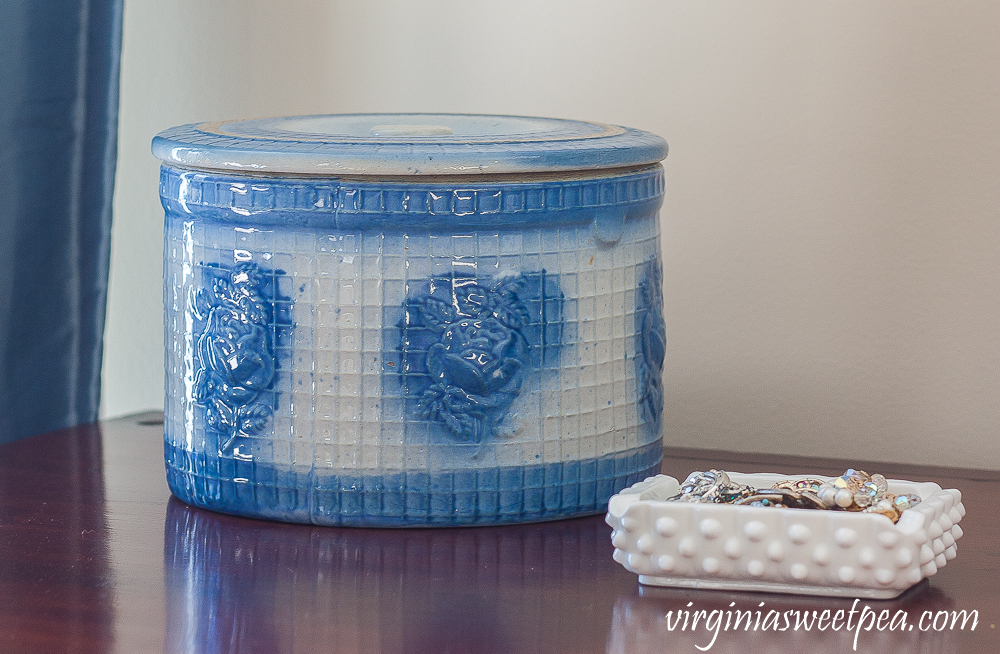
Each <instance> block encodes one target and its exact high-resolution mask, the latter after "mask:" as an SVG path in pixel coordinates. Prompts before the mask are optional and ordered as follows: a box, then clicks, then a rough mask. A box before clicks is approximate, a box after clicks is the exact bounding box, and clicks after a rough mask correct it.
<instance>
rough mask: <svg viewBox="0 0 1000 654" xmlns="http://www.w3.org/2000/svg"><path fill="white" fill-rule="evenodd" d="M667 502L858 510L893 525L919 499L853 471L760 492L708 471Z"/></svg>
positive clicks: (719, 472)
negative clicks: (890, 490)
mask: <svg viewBox="0 0 1000 654" xmlns="http://www.w3.org/2000/svg"><path fill="white" fill-rule="evenodd" d="M668 501H677V502H701V503H708V504H736V505H744V506H745V505H749V506H770V507H776V508H790V509H823V510H835V511H860V512H864V513H878V514H880V515H884V516H885V517H887V518H889V519H890V520H892V521H893V522H897V521H898V520H899V516H900V515H901V514H902V513H903V511H905V510H906V509H908V508H910V507H912V506H914V505H916V504H918V503H919V502H920V497H919V496H917V495H912V494H908V495H893V494H892V493H890V492H889V482H888V481H886V478H885V477H883V476H882V475H880V474H874V475H869V474H868V473H867V472H865V471H863V470H854V469H853V468H849V469H848V470H847V471H846V472H845V473H844V474H843V475H841V476H840V477H835V478H833V479H831V480H829V481H824V480H822V479H814V478H811V477H804V478H799V479H786V480H783V481H779V482H777V483H775V484H774V485H773V486H771V488H764V489H758V488H754V487H752V486H748V485H744V484H737V483H734V482H733V481H732V480H731V479H730V478H729V475H727V474H726V473H725V472H723V471H722V470H709V471H708V472H692V473H691V474H690V475H688V477H687V479H685V480H684V483H682V484H681V488H680V492H679V493H678V494H677V495H674V496H673V497H671V498H669V499H668Z"/></svg>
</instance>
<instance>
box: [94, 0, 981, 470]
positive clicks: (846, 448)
mask: <svg viewBox="0 0 1000 654" xmlns="http://www.w3.org/2000/svg"><path fill="white" fill-rule="evenodd" d="M124 43H125V45H124V53H123V67H122V71H123V72H122V110H121V127H120V143H119V152H120V155H119V170H118V185H117V190H116V197H115V225H114V246H113V247H114V249H113V252H112V270H111V290H110V298H109V313H108V324H107V337H106V346H105V347H106V354H105V367H104V388H103V397H104V399H103V403H104V405H103V414H104V415H105V416H114V415H121V414H124V413H128V412H133V411H138V410H142V409H146V408H152V407H160V406H162V377H163V373H162V353H161V350H162V335H161V327H160V319H161V308H160V303H161V299H160V298H161V290H160V289H161V285H160V260H161V226H162V212H161V210H160V207H159V204H158V198H157V162H156V160H155V159H153V157H152V155H150V154H149V141H150V139H151V138H152V136H153V135H154V134H155V133H156V132H157V131H159V130H161V129H163V128H166V127H169V126H172V125H175V124H180V123H186V122H196V121H204V120H213V119H224V118H234V117H251V116H263V115H280V114H296V113H323V112H329V113H336V112H353V111H449V112H466V111H468V112H485V113H514V114H529V115H531V114H534V115H546V116H556V117H566V118H580V119H589V120H596V121H602V122H609V123H618V124H624V125H630V126H634V127H639V128H642V129H647V130H650V131H653V132H656V133H658V134H661V135H662V136H664V137H665V138H666V139H667V141H668V142H669V143H670V147H671V149H670V156H669V157H668V158H667V160H666V161H665V162H664V165H665V168H666V173H667V199H666V204H665V206H664V210H663V212H662V218H663V227H664V232H663V233H664V238H663V247H664V254H665V271H664V273H665V275H664V283H665V293H666V310H667V324H668V341H669V343H668V354H667V364H666V368H667V369H666V373H665V375H666V377H665V379H666V389H667V411H666V427H665V430H666V441H667V443H669V444H674V445H682V446H696V447H710V448H725V449H736V450H745V451H757V452H782V453H791V454H819V455H830V456H841V457H857V458H859V459H868V460H871V459H876V460H904V461H912V462H920V463H932V464H942V465H963V466H972V467H980V468H993V469H1000V441H998V433H1000V293H998V290H1000V215H998V214H1000V125H998V121H1000V84H998V80H1000V4H998V3H995V2H994V1H993V0H965V1H962V0H960V1H958V2H952V3H940V2H929V1H916V0H914V1H910V2H905V3H888V2H882V1H871V0H838V2H826V3H807V2H798V1H788V2H763V1H749V0H743V1H740V2H672V1H671V2H666V1H661V0H642V1H639V0H635V1H632V2H619V3H614V2H593V1H581V0H559V1H545V0H533V1H521V0H518V1H508V2H498V1H494V2H470V1H468V0H465V1H461V0H449V1H441V0H438V1H436V2H429V1H427V2H402V1H396V2H334V1H327V2H323V1H320V0H308V1H306V0H302V1H298V2H282V3H274V2H267V1H266V0H252V1H247V0H243V1H237V0H231V1H228V2H226V1H220V0H216V1H213V2H206V1H204V0H202V1H195V0H182V1H181V0H175V1H173V2H152V1H150V0H127V2H126V10H125V41H124Z"/></svg>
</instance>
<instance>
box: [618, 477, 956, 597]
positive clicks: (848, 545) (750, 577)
mask: <svg viewBox="0 0 1000 654" xmlns="http://www.w3.org/2000/svg"><path fill="white" fill-rule="evenodd" d="M727 474H729V477H730V479H731V480H732V481H733V482H734V483H737V484H749V485H751V486H753V487H755V488H769V487H770V486H771V485H772V484H774V483H775V482H777V481H780V480H784V479H800V478H805V477H810V478H815V479H823V480H827V479H831V478H828V477H822V476H817V475H778V474H772V473H760V474H741V473H727ZM679 487H680V484H679V483H678V481H677V480H676V479H674V478H673V477H669V476H666V475H656V476H655V477H649V478H647V479H646V480H644V481H641V482H639V483H637V484H634V485H632V486H631V487H629V488H627V489H625V490H623V491H621V492H620V493H618V494H616V495H614V496H613V497H612V498H611V501H610V503H609V506H608V515H607V519H606V520H607V523H608V524H609V525H611V527H612V528H613V530H614V531H613V532H612V543H613V544H614V546H615V552H614V558H615V560H616V561H618V562H619V563H621V564H622V565H623V566H624V567H625V568H626V569H627V570H629V571H631V572H634V573H636V574H638V575H639V582H640V583H642V584H646V585H653V586H676V587H683V588H699V589H723V590H743V591H763V592H773V593H796V594H804V595H827V596H840V597H863V598H870V599H889V598H892V597H896V596H898V595H899V594H900V593H902V592H903V591H905V590H906V589H907V588H909V587H911V586H913V585H914V584H916V583H918V582H920V581H921V580H922V579H924V578H925V577H930V576H932V575H934V574H935V573H936V572H937V571H938V570H939V569H940V568H942V567H944V566H945V564H946V563H947V562H948V561H950V560H951V559H953V558H955V555H956V546H955V541H956V540H957V539H958V538H960V537H961V536H962V528H961V527H959V525H958V523H959V521H960V520H961V519H962V516H964V515H965V507H964V506H963V505H962V494H961V492H959V491H958V490H956V489H953V488H952V489H946V490H945V489H942V488H941V487H940V486H939V485H937V484H935V483H931V482H923V483H920V482H913V481H905V480H897V479H890V480H889V492H891V493H895V494H903V493H910V494H915V495H918V496H919V497H920V498H921V502H920V503H919V504H917V505H916V506H914V507H912V508H910V509H907V510H906V511H904V512H903V514H902V516H900V519H899V522H897V523H895V524H893V522H892V521H891V520H890V519H889V518H887V517H885V516H882V515H879V514H875V513H861V512H848V511H819V510H809V509H789V508H772V507H761V506H735V505H729V504H708V503H706V504H702V503H697V502H669V501H666V500H667V498H669V497H671V496H673V495H675V494H677V492H678V490H679Z"/></svg>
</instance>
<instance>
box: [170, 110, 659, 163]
mask: <svg viewBox="0 0 1000 654" xmlns="http://www.w3.org/2000/svg"><path fill="white" fill-rule="evenodd" d="M153 154H155V155H156V156H157V157H159V158H160V159H162V160H163V161H164V162H165V163H167V164H172V165H178V166H184V167H191V168H201V169H208V170H225V171H231V172H235V171H243V172H250V173H263V174H275V173H277V174H281V173H288V174H299V175H315V176H333V177H336V176H341V175H378V176H395V175H407V176H408V175H484V174H485V175H492V174H504V173H545V172H560V171H563V172H564V171H586V170H597V169H604V168H624V167H632V166H641V165H643V164H651V163H656V162H658V161H660V160H661V159H663V158H664V157H665V156H667V144H666V142H665V141H664V140H663V139H661V138H660V137H659V136H656V135H655V134H650V133H649V132H644V131H641V130H637V129H632V128H629V127H618V126H616V125H604V124H601V123H590V122H584V121H579V120H560V119H555V118H530V117H525V116H488V115H471V114H339V115H327V116H291V117H284V118H257V119H252V120H230V121H222V122H214V123H201V124H192V125H182V126H180V127H174V128H171V129H168V130H166V131H164V132H161V133H160V134H158V135H157V136H156V137H155V138H154V139H153Z"/></svg>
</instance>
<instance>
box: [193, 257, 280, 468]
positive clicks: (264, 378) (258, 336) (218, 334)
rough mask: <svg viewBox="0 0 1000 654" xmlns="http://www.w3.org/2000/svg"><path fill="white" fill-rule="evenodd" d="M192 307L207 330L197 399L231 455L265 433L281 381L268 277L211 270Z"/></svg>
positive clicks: (243, 269)
mask: <svg viewBox="0 0 1000 654" xmlns="http://www.w3.org/2000/svg"><path fill="white" fill-rule="evenodd" d="M206 271H208V272H207V273H206V279H205V283H204V286H203V287H202V288H199V289H198V290H197V292H196V293H195V296H194V301H193V302H192V303H191V308H190V312H191V317H192V318H193V319H194V321H195V322H196V323H200V324H202V325H203V331H201V333H200V335H199V336H198V341H197V357H198V364H199V365H198V368H197V370H196V371H195V376H194V395H195V397H194V399H195V401H196V402H197V403H198V404H200V405H201V406H203V407H204V409H205V422H206V425H207V427H208V429H209V430H210V431H213V432H215V433H216V434H217V435H218V439H219V451H220V452H224V451H227V450H229V449H230V448H231V447H232V446H233V443H234V442H235V441H236V439H237V438H238V437H241V436H253V435H256V434H260V433H261V432H262V431H263V430H264V428H265V426H266V425H267V422H268V419H269V418H270V417H271V414H272V412H273V407H272V406H271V402H270V397H268V396H266V395H265V391H267V390H268V389H270V388H271V387H272V385H273V383H274V377H275V358H274V341H275V336H276V334H275V327H274V324H275V323H274V318H275V306H274V301H273V299H271V296H272V295H273V292H272V289H271V288H270V286H271V284H270V282H269V280H268V276H267V275H264V274H263V273H262V272H261V271H260V270H259V269H258V267H257V266H256V265H254V264H252V263H241V264H238V265H236V266H234V267H233V268H232V269H231V270H227V269H225V268H222V267H209V268H206Z"/></svg>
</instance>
